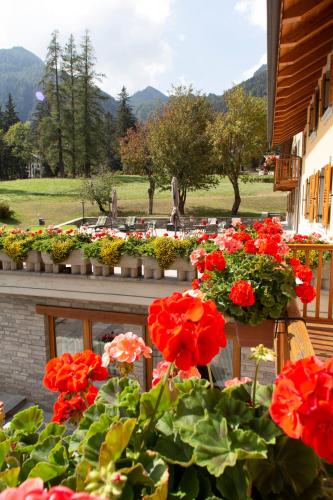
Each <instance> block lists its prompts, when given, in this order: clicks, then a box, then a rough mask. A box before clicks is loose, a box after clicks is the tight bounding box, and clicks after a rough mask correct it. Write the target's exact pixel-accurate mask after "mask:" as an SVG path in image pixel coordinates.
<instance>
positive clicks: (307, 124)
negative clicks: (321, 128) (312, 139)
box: [306, 104, 311, 136]
mask: <svg viewBox="0 0 333 500" xmlns="http://www.w3.org/2000/svg"><path fill="white" fill-rule="evenodd" d="M310 123H311V104H309V106H308V109H307V115H306V134H307V136H309V135H310V134H311V130H310Z"/></svg>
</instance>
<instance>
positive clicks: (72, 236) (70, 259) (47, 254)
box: [33, 229, 90, 274]
mask: <svg viewBox="0 0 333 500" xmlns="http://www.w3.org/2000/svg"><path fill="white" fill-rule="evenodd" d="M88 241H90V236H88V235H87V234H85V233H80V232H74V231H72V230H70V231H68V232H63V231H62V230H61V229H56V230H54V229H49V230H47V231H46V233H44V235H43V237H42V238H40V239H39V240H38V241H35V242H34V244H33V249H35V250H39V251H40V252H41V257H42V261H43V263H44V266H45V272H47V273H52V272H53V273H59V272H60V271H62V270H63V269H64V268H65V267H66V266H70V269H71V273H72V274H87V272H88V271H89V265H90V263H89V260H88V259H87V258H86V257H85V256H84V254H83V252H82V247H83V245H84V244H85V243H87V242H88Z"/></svg>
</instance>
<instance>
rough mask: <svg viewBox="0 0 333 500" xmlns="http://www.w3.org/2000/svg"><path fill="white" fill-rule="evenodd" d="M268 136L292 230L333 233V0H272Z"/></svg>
mask: <svg viewBox="0 0 333 500" xmlns="http://www.w3.org/2000/svg"><path fill="white" fill-rule="evenodd" d="M267 21H268V24H267V27H268V30H267V33H268V139H269V141H270V143H271V145H272V147H273V148H278V150H279V153H280V154H279V157H278V159H277V160H276V167H275V176H274V190H278V191H285V192H286V193H288V201H287V212H288V222H289V226H290V228H291V229H293V230H295V231H297V232H299V233H303V234H309V233H311V232H317V233H320V234H322V235H323V236H325V237H333V214H332V203H331V199H332V165H333V0H267Z"/></svg>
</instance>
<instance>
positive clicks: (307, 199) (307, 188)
mask: <svg viewBox="0 0 333 500" xmlns="http://www.w3.org/2000/svg"><path fill="white" fill-rule="evenodd" d="M304 188H305V197H304V218H305V219H308V218H309V210H310V179H306V183H305V186H304Z"/></svg>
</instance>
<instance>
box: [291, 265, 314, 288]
mask: <svg viewBox="0 0 333 500" xmlns="http://www.w3.org/2000/svg"><path fill="white" fill-rule="evenodd" d="M294 273H295V276H296V277H297V278H299V279H300V280H301V281H303V283H310V281H311V280H312V271H311V269H310V268H309V267H308V266H304V265H302V264H300V265H299V266H295V267H294Z"/></svg>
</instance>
